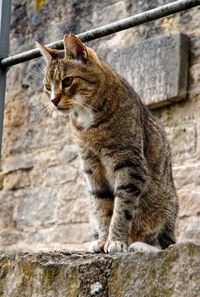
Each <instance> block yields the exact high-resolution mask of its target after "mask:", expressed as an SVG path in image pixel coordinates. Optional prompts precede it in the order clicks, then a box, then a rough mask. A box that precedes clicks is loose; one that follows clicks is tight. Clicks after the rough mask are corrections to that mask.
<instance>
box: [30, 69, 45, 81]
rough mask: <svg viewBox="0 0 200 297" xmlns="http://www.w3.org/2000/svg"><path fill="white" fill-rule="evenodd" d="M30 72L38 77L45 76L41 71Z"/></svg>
mask: <svg viewBox="0 0 200 297" xmlns="http://www.w3.org/2000/svg"><path fill="white" fill-rule="evenodd" d="M30 72H31V73H32V74H33V75H35V76H36V77H39V78H42V79H43V78H44V76H43V75H42V74H41V73H39V72H36V71H34V70H32V69H31V70H30Z"/></svg>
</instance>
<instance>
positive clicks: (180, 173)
mask: <svg viewBox="0 0 200 297" xmlns="http://www.w3.org/2000/svg"><path fill="white" fill-rule="evenodd" d="M173 176H174V181H175V185H176V187H177V189H181V188H182V187H183V186H186V185H190V186H191V188H192V187H196V186H200V164H199V163H190V164H185V165H180V166H174V167H173Z"/></svg>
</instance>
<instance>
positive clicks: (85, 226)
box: [26, 223, 93, 246]
mask: <svg viewBox="0 0 200 297" xmlns="http://www.w3.org/2000/svg"><path fill="white" fill-rule="evenodd" d="M91 240H93V237H92V233H91V230H90V225H89V223H76V224H66V225H57V226H54V227H49V228H45V229H42V228H40V230H38V231H37V232H30V233H29V234H28V236H27V240H26V242H27V243H28V244H32V245H33V246H34V245H36V244H38V243H41V244H45V245H47V244H48V245H49V244H51V245H53V244H54V243H57V244H60V245H63V244H79V245H81V244H82V243H86V242H89V241H91Z"/></svg>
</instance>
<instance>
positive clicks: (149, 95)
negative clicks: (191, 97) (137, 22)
mask: <svg viewBox="0 0 200 297" xmlns="http://www.w3.org/2000/svg"><path fill="white" fill-rule="evenodd" d="M188 48H189V38H188V37H187V36H186V35H183V34H181V33H174V34H170V35H167V36H158V37H155V38H151V39H148V40H145V41H142V42H140V43H137V44H135V45H133V46H130V47H127V48H120V49H115V50H113V51H111V52H110V53H109V55H108V57H107V61H108V63H109V64H110V65H111V66H112V67H113V68H114V69H115V70H116V71H117V72H118V73H119V74H120V75H121V76H123V77H124V78H126V79H127V80H128V81H129V83H130V84H131V85H132V86H133V88H134V89H135V91H136V92H137V93H138V94H139V96H140V98H141V100H142V101H143V103H144V104H146V105H148V106H149V107H150V108H157V107H160V106H164V105H167V104H169V103H172V102H175V101H179V100H182V99H185V98H186V94H187V74H188Z"/></svg>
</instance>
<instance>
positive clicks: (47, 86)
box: [45, 84, 51, 92]
mask: <svg viewBox="0 0 200 297" xmlns="http://www.w3.org/2000/svg"><path fill="white" fill-rule="evenodd" d="M45 89H46V90H47V91H49V92H50V91H51V85H48V84H45Z"/></svg>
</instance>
